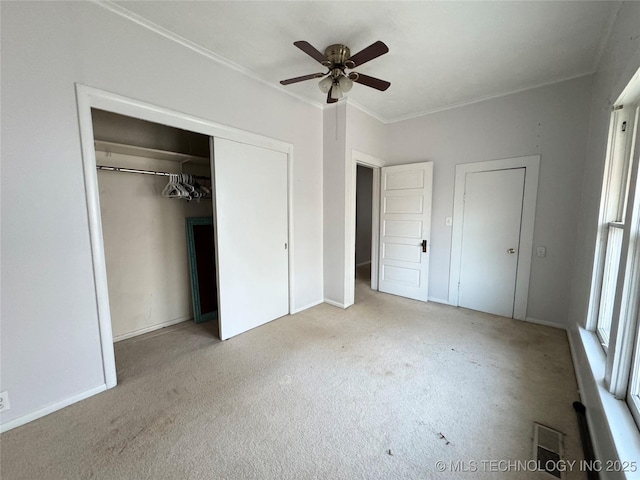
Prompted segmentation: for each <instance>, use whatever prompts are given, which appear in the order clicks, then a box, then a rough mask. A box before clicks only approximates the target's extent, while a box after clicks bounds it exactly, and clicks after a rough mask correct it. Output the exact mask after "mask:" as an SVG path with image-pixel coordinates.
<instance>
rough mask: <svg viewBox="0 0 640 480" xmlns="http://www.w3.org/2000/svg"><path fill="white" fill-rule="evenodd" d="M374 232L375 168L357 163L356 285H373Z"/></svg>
mask: <svg viewBox="0 0 640 480" xmlns="http://www.w3.org/2000/svg"><path fill="white" fill-rule="evenodd" d="M372 234H373V169H372V168H369V167H366V166H364V165H357V169H356V255H355V263H356V265H355V277H356V286H357V285H359V284H365V285H366V286H367V287H370V286H371V260H372Z"/></svg>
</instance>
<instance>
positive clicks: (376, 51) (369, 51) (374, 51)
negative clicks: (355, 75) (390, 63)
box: [345, 40, 389, 68]
mask: <svg viewBox="0 0 640 480" xmlns="http://www.w3.org/2000/svg"><path fill="white" fill-rule="evenodd" d="M388 51H389V47H387V46H386V45H385V44H384V43H382V42H381V41H380V40H378V41H377V42H375V43H372V44H371V45H369V46H368V47H367V48H365V49H364V50H360V51H359V52H358V53H356V54H355V55H352V56H351V57H350V58H349V59H348V60H347V61H346V62H345V64H348V65H347V67H348V68H355V67H357V66H359V65H362V64H363V63H366V62H368V61H369V60H373V59H374V58H378V57H379V56H380V55H384V54H385V53H387V52H388ZM351 63H352V64H353V67H352V66H350V65H351Z"/></svg>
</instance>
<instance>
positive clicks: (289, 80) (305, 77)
mask: <svg viewBox="0 0 640 480" xmlns="http://www.w3.org/2000/svg"><path fill="white" fill-rule="evenodd" d="M325 75H326V73H312V74H311V75H303V76H302V77H294V78H287V79H286V80H280V84H282V85H290V84H292V83H297V82H304V81H305V80H312V79H314V78H320V77H324V76H325Z"/></svg>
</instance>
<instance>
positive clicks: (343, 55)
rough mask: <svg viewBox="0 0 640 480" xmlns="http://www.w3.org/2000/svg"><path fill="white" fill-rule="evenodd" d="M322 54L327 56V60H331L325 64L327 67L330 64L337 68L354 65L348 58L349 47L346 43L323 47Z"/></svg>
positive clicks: (349, 54)
mask: <svg viewBox="0 0 640 480" xmlns="http://www.w3.org/2000/svg"><path fill="white" fill-rule="evenodd" d="M324 55H325V57H327V59H328V60H329V62H331V63H330V64H328V65H326V66H328V67H331V64H333V66H334V67H337V68H340V66H343V67H346V68H353V67H354V66H355V64H354V63H353V62H351V61H350V60H348V59H349V57H351V50H349V47H347V46H346V45H342V44H341V43H336V44H334V45H329V46H328V47H327V48H326V49H325V51H324ZM323 63H324V62H323ZM341 70H344V68H342V69H341Z"/></svg>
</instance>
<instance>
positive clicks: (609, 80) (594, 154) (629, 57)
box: [569, 2, 640, 478]
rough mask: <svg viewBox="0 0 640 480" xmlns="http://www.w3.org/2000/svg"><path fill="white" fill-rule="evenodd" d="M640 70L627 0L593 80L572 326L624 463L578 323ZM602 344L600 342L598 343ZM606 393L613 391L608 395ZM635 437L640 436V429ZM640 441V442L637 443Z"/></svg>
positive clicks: (599, 422)
mask: <svg viewBox="0 0 640 480" xmlns="http://www.w3.org/2000/svg"><path fill="white" fill-rule="evenodd" d="M638 68H640V3H638V2H624V3H623V4H622V6H621V8H620V11H619V12H618V15H617V18H616V20H615V23H614V25H613V30H612V34H611V37H610V38H609V41H608V43H607V45H606V47H605V49H604V52H603V55H602V58H601V61H600V64H599V66H598V69H597V72H596V74H595V75H594V80H593V97H592V101H591V103H590V106H591V115H590V117H589V118H590V127H589V136H588V143H587V151H586V160H585V165H584V169H583V174H582V182H583V186H582V197H581V207H580V212H579V215H578V223H577V225H576V242H575V244H576V250H575V261H574V269H573V276H572V281H571V285H572V291H571V311H570V330H569V336H570V339H571V344H572V347H573V354H574V365H575V369H576V374H577V376H578V378H579V379H580V380H581V388H582V390H581V392H580V396H581V400H582V402H583V403H584V404H585V406H586V407H587V414H588V418H589V423H590V429H591V437H592V438H593V439H594V443H595V446H596V448H597V450H598V454H599V457H600V458H603V459H615V458H619V459H620V460H623V461H624V460H626V458H627V457H626V456H619V455H618V453H617V450H616V446H614V444H613V440H612V436H611V434H610V432H609V428H610V425H609V421H608V419H607V417H606V416H605V411H604V409H603V405H602V403H601V402H600V401H599V399H598V398H599V394H598V390H602V388H603V387H602V375H603V371H602V372H598V373H596V377H595V378H594V374H593V373H592V370H591V368H590V366H589V362H588V360H587V356H586V354H585V349H584V348H583V343H582V341H581V336H580V334H579V332H578V329H577V328H576V326H577V325H578V324H579V325H581V326H584V325H585V321H586V318H587V310H588V305H589V293H590V286H591V274H592V269H593V255H594V252H595V244H596V234H597V229H598V215H599V207H600V205H599V204H600V194H601V191H602V181H603V175H604V164H605V157H606V145H607V136H608V130H609V118H610V114H611V106H612V104H613V102H615V101H616V99H617V98H618V96H619V95H620V94H621V93H622V90H623V89H624V87H625V86H626V85H627V83H628V82H629V80H630V79H631V77H632V76H633V74H634V73H635V72H636V71H637V70H638ZM597 347H599V345H596V348H597ZM602 370H604V368H602ZM605 395H608V394H607V393H605ZM612 404H613V405H616V406H617V408H619V409H621V408H623V407H624V404H622V402H620V401H617V400H613V399H611V401H610V402H609V413H611V405H612ZM617 404H622V406H620V405H617ZM626 415H627V422H626V423H628V424H630V426H628V427H627V428H629V429H631V430H634V428H635V425H634V424H633V420H632V418H631V416H630V415H629V414H628V412H627V414H626ZM612 425H613V428H617V429H618V432H619V433H618V437H620V436H621V435H622V437H623V438H622V443H626V444H628V445H631V444H633V441H632V439H631V437H630V436H626V435H624V430H623V428H624V422H622V421H621V419H620V418H616V420H615V423H613V424H612ZM635 435H636V438H637V430H635ZM637 442H638V440H636V445H637ZM607 478H624V476H623V475H622V474H619V473H615V472H612V473H611V474H610V475H609V476H607ZM628 478H632V477H628ZM633 478H636V477H633Z"/></svg>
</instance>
